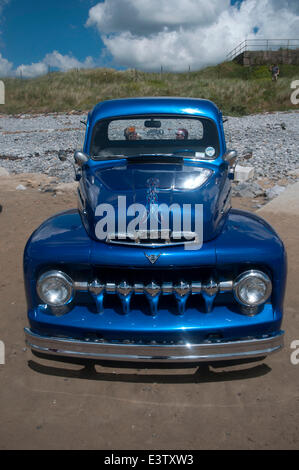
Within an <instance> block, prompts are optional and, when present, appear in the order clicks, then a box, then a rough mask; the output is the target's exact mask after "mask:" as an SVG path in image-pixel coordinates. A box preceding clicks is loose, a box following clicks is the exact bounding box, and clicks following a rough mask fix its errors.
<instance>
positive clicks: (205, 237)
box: [24, 97, 286, 363]
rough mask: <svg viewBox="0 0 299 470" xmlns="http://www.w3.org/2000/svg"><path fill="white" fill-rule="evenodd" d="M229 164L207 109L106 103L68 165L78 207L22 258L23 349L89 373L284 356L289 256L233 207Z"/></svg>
mask: <svg viewBox="0 0 299 470" xmlns="http://www.w3.org/2000/svg"><path fill="white" fill-rule="evenodd" d="M236 158H237V152H236V151H234V150H227V148H226V143H225V135H224V130H223V117H222V114H221V112H220V111H219V109H218V108H217V106H216V105H215V104H214V103H212V102H211V101H208V100H201V99H189V98H164V97H161V98H131V99H119V100H110V101H104V102H101V103H99V104H97V105H96V106H95V107H94V108H93V110H92V111H91V112H90V113H89V114H88V119H87V122H86V134H85V141H84V146H83V149H82V151H76V152H75V155H74V160H75V161H74V167H75V178H76V180H77V181H78V182H79V183H78V208H77V209H70V210H68V211H66V212H63V213H59V214H56V215H54V216H53V217H51V218H50V219H48V220H46V221H45V222H44V223H43V224H42V225H41V226H40V227H39V228H38V229H37V230H36V231H35V232H34V233H33V234H32V235H31V237H30V239H29V240H28V242H27V245H26V248H25V252H24V278H25V289H26V294H27V303H28V322H29V326H28V328H25V337H26V343H27V344H28V345H29V347H30V348H31V349H32V350H34V351H39V352H43V353H46V354H54V355H58V356H73V357H81V358H89V359H95V360H101V361H104V360H109V361H110V360H115V361H133V362H147V361H151V362H157V363H159V362H166V363H167V362H168V363H171V362H173V363H176V362H182V363H188V362H194V363H196V362H201V361H210V362H214V361H220V360H234V359H236V360H240V359H245V360H250V359H251V358H256V357H264V356H267V355H269V354H271V353H274V352H276V351H279V350H280V349H281V348H282V347H283V336H284V332H283V331H282V330H281V323H282V317H283V299H284V292H285V283H286V254H285V249H284V246H283V243H282V241H281V240H280V238H279V237H278V235H277V234H276V233H275V231H274V230H273V228H272V227H271V226H270V225H269V224H268V223H267V222H266V221H264V220H263V219H262V218H260V217H258V216H257V215H255V214H252V213H249V212H245V211H241V210H236V209H232V208H231V202H230V201H231V182H232V180H233V178H234V169H235V164H236Z"/></svg>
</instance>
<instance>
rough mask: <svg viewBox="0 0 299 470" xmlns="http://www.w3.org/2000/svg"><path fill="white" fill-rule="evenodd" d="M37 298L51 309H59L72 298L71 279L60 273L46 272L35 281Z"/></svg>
mask: <svg viewBox="0 0 299 470" xmlns="http://www.w3.org/2000/svg"><path fill="white" fill-rule="evenodd" d="M36 288H37V293H38V295H39V298H40V299H41V300H42V302H44V303H45V304H47V305H50V306H51V307H61V306H63V305H66V304H67V303H69V302H71V300H72V299H73V296H74V288H73V281H72V279H71V278H70V277H69V276H67V274H65V273H63V272H61V271H48V272H46V273H44V274H42V276H40V278H39V279H38V281H37V286H36Z"/></svg>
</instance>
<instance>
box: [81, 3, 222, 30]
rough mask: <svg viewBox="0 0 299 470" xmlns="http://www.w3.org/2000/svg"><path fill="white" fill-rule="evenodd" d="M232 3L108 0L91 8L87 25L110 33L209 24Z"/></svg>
mask: <svg viewBox="0 0 299 470" xmlns="http://www.w3.org/2000/svg"><path fill="white" fill-rule="evenodd" d="M229 4H230V0H210V1H209V2H206V1H201V0H200V1H199V0H171V2H170V1H169V0H138V2H136V0H126V1H123V0H106V1H105V3H98V4H97V5H95V6H94V7H93V8H91V9H90V10H89V16H88V20H87V26H96V27H97V29H98V30H99V32H100V33H107V34H109V33H115V32H124V31H130V32H131V33H132V34H144V33H146V34H149V33H153V32H157V31H161V30H165V29H170V30H172V29H176V28H180V27H182V26H184V25H185V26H187V27H190V26H192V25H193V26H195V25H196V26H200V25H205V24H210V23H211V22H212V21H214V18H215V17H217V16H219V15H220V14H221V13H222V12H223V11H225V10H226V9H227V8H228V7H229Z"/></svg>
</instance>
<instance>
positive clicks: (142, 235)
mask: <svg viewBox="0 0 299 470" xmlns="http://www.w3.org/2000/svg"><path fill="white" fill-rule="evenodd" d="M162 232H163V238H164V240H163V242H161V241H155V240H156V239H158V238H159V231H158V230H153V231H144V230H143V231H142V230H140V231H139V232H132V233H123V232H119V233H110V234H109V235H108V236H107V238H106V240H105V241H106V243H109V244H116V245H129V246H132V245H134V244H136V245H138V246H142V247H146V248H155V247H161V246H165V245H167V246H177V245H185V244H188V245H190V244H193V245H195V244H198V243H199V236H198V234H197V233H196V232H190V231H183V232H170V230H163V231H162ZM166 232H167V233H166ZM183 237H185V240H181V238H183ZM128 238H129V239H130V240H128ZM171 238H173V239H177V241H170V239H171ZM144 239H147V240H151V241H150V242H149V243H142V240H144Z"/></svg>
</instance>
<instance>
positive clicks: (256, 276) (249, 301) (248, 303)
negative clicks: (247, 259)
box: [234, 270, 272, 307]
mask: <svg viewBox="0 0 299 470" xmlns="http://www.w3.org/2000/svg"><path fill="white" fill-rule="evenodd" d="M271 292H272V283H271V280H270V278H269V277H268V276H267V274H265V273H263V272H262V271H255V270H251V271H246V272H244V273H242V274H241V275H240V276H238V277H237V279H236V280H235V281H234V296H235V299H236V300H237V302H239V304H241V305H245V307H258V306H259V305H262V304H264V303H265V302H266V301H267V300H268V298H269V297H270V295H271Z"/></svg>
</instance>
